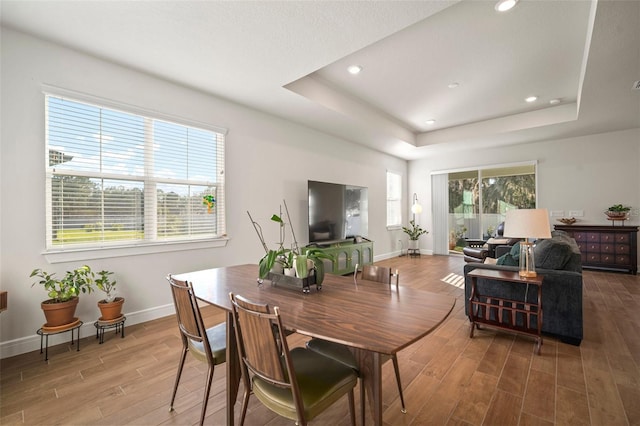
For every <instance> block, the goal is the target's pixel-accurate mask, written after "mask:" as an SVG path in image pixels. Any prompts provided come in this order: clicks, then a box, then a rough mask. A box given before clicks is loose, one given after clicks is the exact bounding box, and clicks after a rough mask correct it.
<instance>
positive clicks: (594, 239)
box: [587, 232, 600, 243]
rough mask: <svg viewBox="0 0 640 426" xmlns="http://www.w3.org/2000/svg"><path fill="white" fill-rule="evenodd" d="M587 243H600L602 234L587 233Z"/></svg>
mask: <svg viewBox="0 0 640 426" xmlns="http://www.w3.org/2000/svg"><path fill="white" fill-rule="evenodd" d="M587 241H588V242H590V243H599V242H600V233H598V232H587Z"/></svg>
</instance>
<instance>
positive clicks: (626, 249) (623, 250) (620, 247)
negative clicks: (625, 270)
mask: <svg viewBox="0 0 640 426" xmlns="http://www.w3.org/2000/svg"><path fill="white" fill-rule="evenodd" d="M615 248H616V250H615V252H616V253H617V254H629V253H631V247H630V246H628V245H626V244H616V245H615Z"/></svg>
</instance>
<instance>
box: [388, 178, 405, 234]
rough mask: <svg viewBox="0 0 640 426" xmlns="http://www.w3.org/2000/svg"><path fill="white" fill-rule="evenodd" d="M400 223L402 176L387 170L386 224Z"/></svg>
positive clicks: (399, 224)
mask: <svg viewBox="0 0 640 426" xmlns="http://www.w3.org/2000/svg"><path fill="white" fill-rule="evenodd" d="M401 224H402V176H401V175H399V174H398V173H393V172H389V171H388V172H387V226H401Z"/></svg>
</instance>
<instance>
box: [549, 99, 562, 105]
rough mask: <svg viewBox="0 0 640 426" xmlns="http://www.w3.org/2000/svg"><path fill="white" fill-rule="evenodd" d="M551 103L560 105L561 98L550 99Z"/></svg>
mask: <svg viewBox="0 0 640 426" xmlns="http://www.w3.org/2000/svg"><path fill="white" fill-rule="evenodd" d="M549 103H550V104H551V105H558V104H559V103H560V99H551V100H550V101H549Z"/></svg>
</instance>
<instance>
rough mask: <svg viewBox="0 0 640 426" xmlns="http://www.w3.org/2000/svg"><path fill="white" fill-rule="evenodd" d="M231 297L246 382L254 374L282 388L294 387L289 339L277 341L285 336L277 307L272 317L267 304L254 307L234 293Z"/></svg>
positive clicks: (251, 303)
mask: <svg viewBox="0 0 640 426" xmlns="http://www.w3.org/2000/svg"><path fill="white" fill-rule="evenodd" d="M229 297H230V298H231V304H232V306H233V321H234V326H235V330H236V341H237V343H238V352H239V354H240V359H241V360H242V364H243V376H244V378H245V380H248V378H249V374H248V373H251V374H252V375H257V376H258V377H260V378H262V379H264V380H266V381H268V382H270V383H273V384H276V385H279V386H284V387H288V388H291V387H294V385H293V384H292V383H291V380H290V379H289V378H290V377H294V376H293V366H292V365H291V362H290V357H289V346H288V345H287V339H286V338H282V339H279V338H278V336H286V334H285V333H284V330H283V327H282V321H281V319H280V312H279V309H278V308H277V307H274V308H273V311H274V312H273V313H271V310H270V309H269V305H267V304H257V303H253V302H251V301H249V300H247V299H245V298H243V297H242V296H237V295H234V294H233V293H230V294H229ZM245 385H248V383H245Z"/></svg>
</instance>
